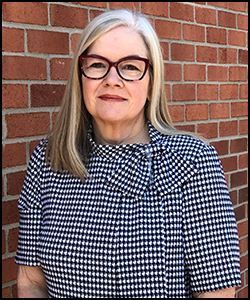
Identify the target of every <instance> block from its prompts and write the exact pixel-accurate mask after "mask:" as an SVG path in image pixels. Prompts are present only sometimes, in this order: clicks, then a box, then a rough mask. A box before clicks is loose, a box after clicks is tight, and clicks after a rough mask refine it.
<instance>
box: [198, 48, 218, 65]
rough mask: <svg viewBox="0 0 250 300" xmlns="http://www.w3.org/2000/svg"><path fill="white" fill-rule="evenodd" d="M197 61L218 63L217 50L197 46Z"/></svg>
mask: <svg viewBox="0 0 250 300" xmlns="http://www.w3.org/2000/svg"><path fill="white" fill-rule="evenodd" d="M196 59H197V61H198V62H209V63H217V48H214V47H207V46H197V47H196Z"/></svg>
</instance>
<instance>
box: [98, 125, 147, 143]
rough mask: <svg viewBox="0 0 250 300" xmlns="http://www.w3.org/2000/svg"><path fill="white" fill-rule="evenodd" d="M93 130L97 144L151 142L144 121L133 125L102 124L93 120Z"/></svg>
mask: <svg viewBox="0 0 250 300" xmlns="http://www.w3.org/2000/svg"><path fill="white" fill-rule="evenodd" d="M93 129H94V139H95V142H96V143H97V144H102V145H122V144H136V143H141V144H147V143H149V142H150V141H151V139H150V137H149V133H148V124H147V121H146V120H143V122H134V123H127V122H126V123H121V122H119V123H104V122H96V121H95V120H93Z"/></svg>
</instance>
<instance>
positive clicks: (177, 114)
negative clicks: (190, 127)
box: [168, 105, 184, 123]
mask: <svg viewBox="0 0 250 300" xmlns="http://www.w3.org/2000/svg"><path fill="white" fill-rule="evenodd" d="M168 109H169V113H170V116H171V119H172V122H174V123H175V122H183V121H184V105H169V106H168Z"/></svg>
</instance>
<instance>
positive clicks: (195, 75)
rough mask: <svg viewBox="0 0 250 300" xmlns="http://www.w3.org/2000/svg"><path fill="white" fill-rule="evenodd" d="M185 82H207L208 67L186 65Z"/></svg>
mask: <svg viewBox="0 0 250 300" xmlns="http://www.w3.org/2000/svg"><path fill="white" fill-rule="evenodd" d="M184 80H185V81H205V80H206V66H205V65H184Z"/></svg>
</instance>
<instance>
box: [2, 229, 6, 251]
mask: <svg viewBox="0 0 250 300" xmlns="http://www.w3.org/2000/svg"><path fill="white" fill-rule="evenodd" d="M5 252H6V243H5V231H4V230H2V255H3V254H4V253H5Z"/></svg>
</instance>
